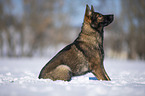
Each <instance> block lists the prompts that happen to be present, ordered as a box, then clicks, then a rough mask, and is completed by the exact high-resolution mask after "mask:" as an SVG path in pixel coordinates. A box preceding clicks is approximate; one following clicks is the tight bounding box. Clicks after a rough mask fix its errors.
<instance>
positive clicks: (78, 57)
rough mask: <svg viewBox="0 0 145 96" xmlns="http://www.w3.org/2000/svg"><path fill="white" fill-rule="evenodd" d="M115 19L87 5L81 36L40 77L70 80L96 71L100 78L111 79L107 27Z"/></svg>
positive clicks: (95, 73) (48, 64) (48, 65)
mask: <svg viewBox="0 0 145 96" xmlns="http://www.w3.org/2000/svg"><path fill="white" fill-rule="evenodd" d="M112 21H113V15H102V14H100V13H98V12H94V8H93V6H91V10H90V8H89V6H88V5H86V12H85V17H84V23H83V26H82V30H81V32H80V34H79V36H78V38H76V40H75V41H74V42H73V43H71V44H70V45H68V46H66V47H65V48H64V49H62V50H61V51H60V52H59V53H58V54H57V55H56V56H54V57H53V58H52V59H51V60H50V61H49V62H48V63H47V64H46V65H45V66H44V67H43V69H42V70H41V72H40V75H39V78H43V79H47V78H49V79H52V80H64V81H70V80H71V77H73V76H79V75H83V74H85V73H87V72H92V73H93V74H94V75H95V76H96V77H97V79H98V80H110V78H109V76H108V75H107V73H106V71H105V69H104V65H103V60H104V50H103V34H104V31H103V28H104V27H105V26H107V25H109V24H110V23H111V22H112Z"/></svg>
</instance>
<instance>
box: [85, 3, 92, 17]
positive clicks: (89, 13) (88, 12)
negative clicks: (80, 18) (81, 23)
mask: <svg viewBox="0 0 145 96" xmlns="http://www.w3.org/2000/svg"><path fill="white" fill-rule="evenodd" d="M90 15H91V11H90V7H89V6H88V5H86V12H85V16H90Z"/></svg>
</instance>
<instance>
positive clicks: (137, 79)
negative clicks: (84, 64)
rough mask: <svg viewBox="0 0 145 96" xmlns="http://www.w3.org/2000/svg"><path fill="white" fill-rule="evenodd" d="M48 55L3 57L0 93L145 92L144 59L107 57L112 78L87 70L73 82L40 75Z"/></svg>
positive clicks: (100, 95)
mask: <svg viewBox="0 0 145 96" xmlns="http://www.w3.org/2000/svg"><path fill="white" fill-rule="evenodd" d="M47 61H49V60H48V59H46V58H29V59H28V58H22V59H16V58H13V59H0V65H1V67H0V96H45V95H47V96H106V95H107V96H145V70H144V68H145V61H129V60H111V59H107V60H105V62H104V64H105V69H106V71H107V73H108V75H109V76H110V78H111V80H112V81H98V80H92V79H89V78H94V75H93V74H91V73H88V74H86V75H83V76H78V77H73V78H72V80H71V81H70V82H67V81H61V80H57V81H52V80H50V79H47V80H44V79H38V78H37V77H38V75H39V72H40V70H41V68H42V67H43V66H44V65H45V64H46V63H47Z"/></svg>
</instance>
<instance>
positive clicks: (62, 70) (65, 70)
mask: <svg viewBox="0 0 145 96" xmlns="http://www.w3.org/2000/svg"><path fill="white" fill-rule="evenodd" d="M71 76H72V71H71V69H70V67H69V66H67V65H59V66H57V67H56V68H55V69H54V70H52V71H51V72H49V73H47V77H48V78H49V79H52V80H53V81H55V80H64V81H70V80H71Z"/></svg>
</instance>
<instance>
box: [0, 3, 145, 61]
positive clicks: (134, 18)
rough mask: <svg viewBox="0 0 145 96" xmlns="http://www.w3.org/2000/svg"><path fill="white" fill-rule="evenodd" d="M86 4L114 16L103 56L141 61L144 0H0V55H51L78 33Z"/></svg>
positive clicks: (143, 53) (144, 52)
mask: <svg viewBox="0 0 145 96" xmlns="http://www.w3.org/2000/svg"><path fill="white" fill-rule="evenodd" d="M86 4H88V5H89V6H91V5H93V6H94V9H95V11H97V12H100V13H102V14H114V15H115V19H114V22H113V23H112V24H110V25H109V26H107V27H106V28H105V30H104V31H105V33H104V35H105V38H104V39H105V41H104V48H105V55H106V57H105V58H119V59H141V60H145V0H73V1H72V0H0V58H1V57H35V56H37V57H43V56H44V57H51V56H54V55H55V54H56V53H57V52H58V51H59V50H60V49H62V48H63V47H64V46H66V45H68V44H70V43H71V42H73V41H74V40H75V38H76V37H77V36H78V34H79V33H80V31H81V26H82V23H83V19H84V14H85V7H86Z"/></svg>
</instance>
